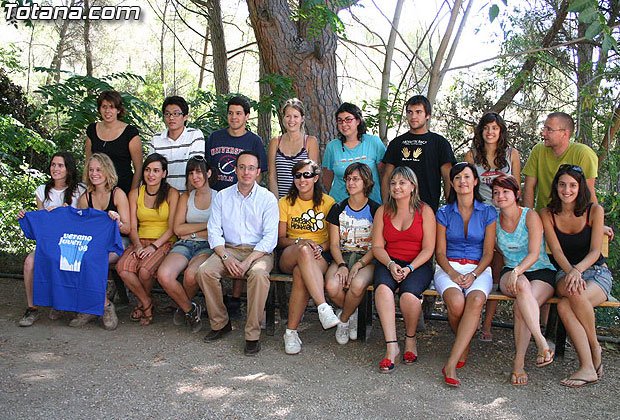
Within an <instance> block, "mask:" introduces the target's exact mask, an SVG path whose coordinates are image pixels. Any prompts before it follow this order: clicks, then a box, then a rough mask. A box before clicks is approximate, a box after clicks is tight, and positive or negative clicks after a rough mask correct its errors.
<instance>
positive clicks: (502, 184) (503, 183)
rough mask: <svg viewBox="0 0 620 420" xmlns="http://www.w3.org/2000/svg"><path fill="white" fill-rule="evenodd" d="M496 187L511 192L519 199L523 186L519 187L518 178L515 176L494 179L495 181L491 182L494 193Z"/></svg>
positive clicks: (501, 176)
mask: <svg viewBox="0 0 620 420" xmlns="http://www.w3.org/2000/svg"><path fill="white" fill-rule="evenodd" d="M495 187H499V188H505V189H507V190H511V191H512V192H513V193H514V195H515V199H517V200H518V199H519V191H520V188H521V186H520V185H519V182H518V181H517V178H515V177H514V176H512V175H500V176H498V177H497V178H494V179H493V181H491V191H493V189H494V188H495Z"/></svg>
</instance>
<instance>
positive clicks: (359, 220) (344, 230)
mask: <svg viewBox="0 0 620 420" xmlns="http://www.w3.org/2000/svg"><path fill="white" fill-rule="evenodd" d="M349 212H350V213H351V214H348V213H349ZM338 221H339V223H340V246H341V248H342V249H344V250H345V251H352V252H366V251H368V250H369V249H370V245H371V242H372V221H373V217H372V215H371V214H370V208H369V207H368V206H366V207H365V208H364V210H362V211H360V212H354V211H353V210H351V209H350V208H349V207H348V206H347V208H346V209H345V211H343V212H342V213H340V215H339V217H338Z"/></svg>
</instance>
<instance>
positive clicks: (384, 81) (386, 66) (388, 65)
mask: <svg viewBox="0 0 620 420" xmlns="http://www.w3.org/2000/svg"><path fill="white" fill-rule="evenodd" d="M404 3H405V0H398V2H397V3H396V8H395V9H394V19H392V28H391V29H390V37H389V38H388V43H387V45H386V46H385V60H384V61H383V71H382V72H381V97H380V102H379V103H380V105H379V111H380V112H379V137H381V140H382V141H383V142H384V143H385V142H387V129H388V127H387V118H386V115H385V113H386V112H387V103H388V94H389V91H390V90H389V89H390V72H391V70H392V57H393V56H394V44H395V42H396V32H397V31H398V23H399V22H400V14H401V12H402V10H403V4H404Z"/></svg>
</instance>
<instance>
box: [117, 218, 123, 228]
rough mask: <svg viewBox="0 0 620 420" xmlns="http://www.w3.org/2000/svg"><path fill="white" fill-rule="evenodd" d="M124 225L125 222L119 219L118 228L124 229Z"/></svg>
mask: <svg viewBox="0 0 620 420" xmlns="http://www.w3.org/2000/svg"><path fill="white" fill-rule="evenodd" d="M123 224H124V223H123V221H122V220H121V219H118V227H119V228H120V227H123Z"/></svg>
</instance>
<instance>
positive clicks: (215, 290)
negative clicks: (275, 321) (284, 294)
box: [196, 245, 273, 341]
mask: <svg viewBox="0 0 620 420" xmlns="http://www.w3.org/2000/svg"><path fill="white" fill-rule="evenodd" d="M253 250H254V249H253V247H250V246H229V245H226V252H228V253H229V254H230V256H231V257H235V258H236V259H238V260H239V261H243V260H244V259H245V258H246V257H247V256H248V255H250V254H251V253H252V251H253ZM272 268H273V254H265V255H263V256H262V257H261V258H259V259H257V260H256V261H254V262H253V263H252V265H251V266H250V269H249V270H248V271H247V273H246V277H247V283H248V287H247V295H248V311H247V312H248V314H247V322H246V324H245V339H246V340H251V341H254V340H258V339H259V338H260V324H261V320H262V318H263V311H264V310H265V302H266V301H267V295H268V294H269V273H270V272H271V269H272ZM225 275H230V273H228V270H227V269H226V267H225V266H224V263H223V262H222V260H221V258H220V257H219V256H218V255H217V254H213V255H211V256H210V257H209V258H208V259H207V261H205V262H204V263H202V264H201V265H200V267H199V268H198V271H197V273H196V279H197V281H198V284H199V285H200V288H201V289H202V293H204V295H205V302H206V304H207V310H208V311H209V322H210V323H211V329H212V330H220V329H222V328H224V326H226V324H227V323H228V311H226V306H224V297H223V296H222V285H221V279H222V276H225Z"/></svg>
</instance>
